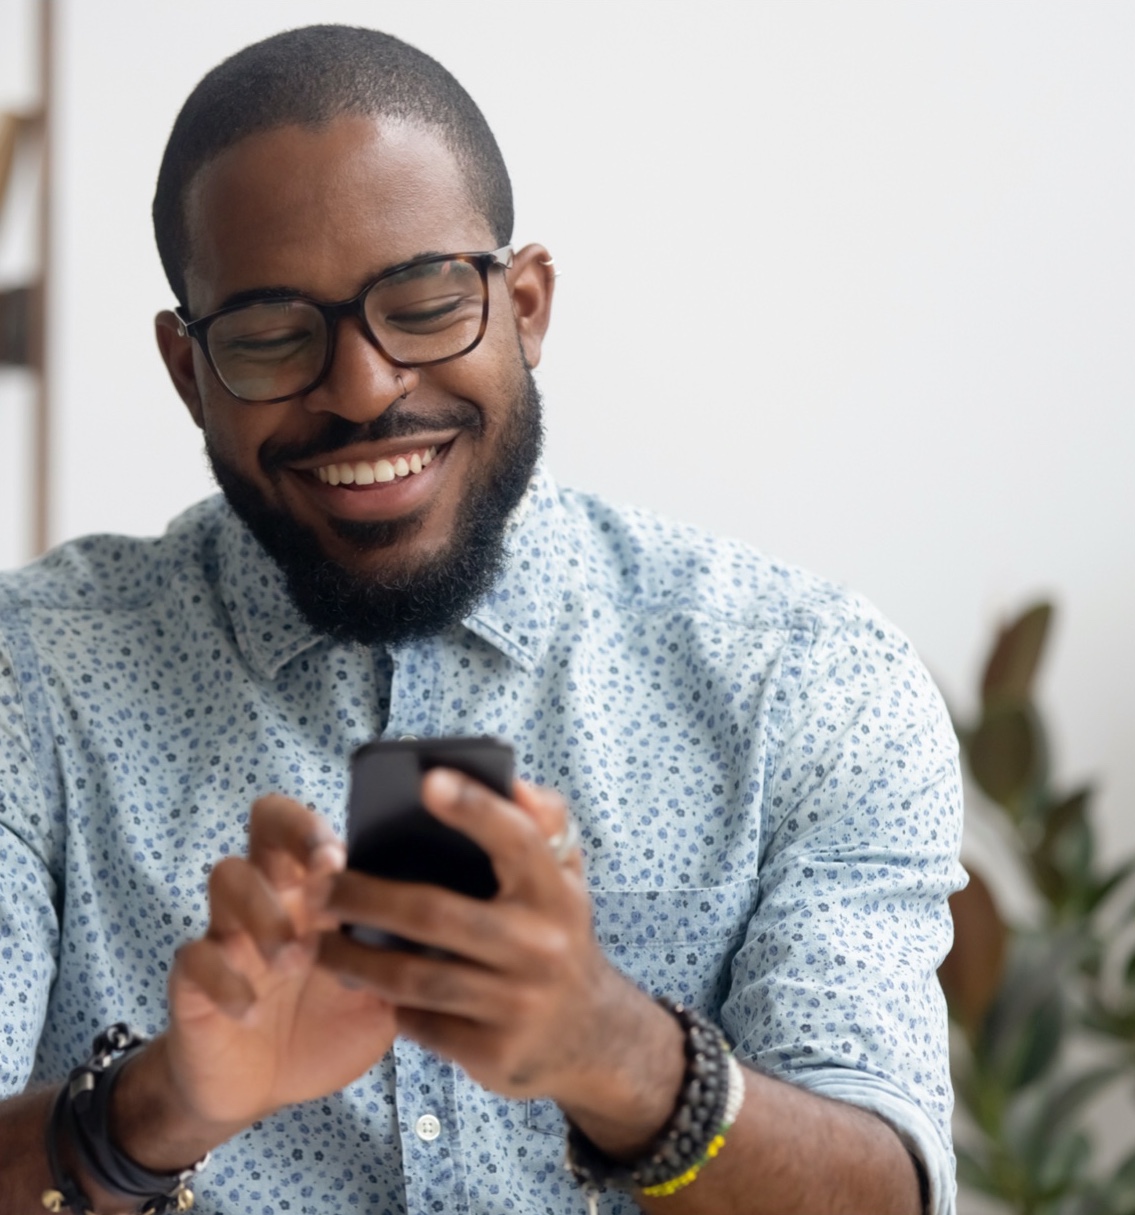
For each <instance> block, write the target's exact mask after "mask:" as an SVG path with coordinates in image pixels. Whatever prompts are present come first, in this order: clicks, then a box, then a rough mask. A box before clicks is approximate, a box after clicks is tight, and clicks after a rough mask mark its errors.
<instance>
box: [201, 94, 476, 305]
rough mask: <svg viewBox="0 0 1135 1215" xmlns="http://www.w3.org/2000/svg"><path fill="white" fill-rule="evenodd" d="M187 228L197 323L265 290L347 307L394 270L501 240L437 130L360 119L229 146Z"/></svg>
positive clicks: (207, 171)
mask: <svg viewBox="0 0 1135 1215" xmlns="http://www.w3.org/2000/svg"><path fill="white" fill-rule="evenodd" d="M186 221H187V226H188V234H189V247H190V258H189V265H188V266H187V268H186V280H187V285H188V289H189V303H190V308H191V310H192V312H193V313H194V314H195V315H198V316H200V315H202V314H203V313H205V312H208V311H210V310H211V309H213V308H216V307H219V306H220V305H221V304H222V303H223V301H224V300H225V299H226V298H227V297H228V296H230V295H232V294H234V293H235V292H238V291H248V290H252V289H255V288H259V287H291V288H295V289H297V290H300V291H303V292H305V293H307V294H309V295H314V296H316V297H318V298H324V299H328V300H334V299H343V298H345V297H347V296H349V295H352V294H354V292H355V291H357V290H358V289H359V287H360V286H361V285H362V284H363V283H364V282H366V280H367V279H368V278H373V277H374V276H375V275H376V274H379V273H381V271H383V270H384V269H386V268H387V267H388V266H392V265H395V264H396V263H398V262H402V261H407V260H409V259H410V258H413V257H417V256H419V255H420V254H423V253H456V252H464V251H469V250H479V249H488V248H490V247H491V246H492V243H493V242H492V234H491V233H490V232H489V229H488V224H487V222H486V220H485V218H484V217H483V216H482V215H480V214H479V213H478V212H477V211H476V209H475V208H474V206H473V204H472V202H471V201H470V198H469V193H468V190H467V187H466V181H465V177H464V175H463V174H462V172H461V169H460V167H459V165H458V163H457V161H456V159H455V157H454V156H453V154H452V153H451V152H450V150H449V148H448V147H447V146H446V145H445V143H444V142H443V140H442V139H441V138H440V136H439V135H438V134H437V133H436V132H434V131H431V130H430V129H429V128H425V127H421V126H419V125H416V124H410V123H403V122H398V121H394V120H390V119H382V118H373V117H369V116H360V115H348V116H343V117H340V118H336V119H334V120H333V121H331V122H329V123H327V124H325V125H322V126H319V127H306V126H284V127H278V128H275V129H273V130H270V131H265V132H262V133H258V134H256V135H250V136H248V137H247V138H246V139H243V140H241V141H240V142H239V143H236V144H234V145H233V146H232V147H231V148H227V149H226V150H225V151H224V152H222V153H221V154H220V155H219V156H217V157H216V158H215V159H214V160H212V161H210V162H209V163H208V164H206V165H205V166H204V167H203V168H202V169H201V170H200V172H199V173H198V174H197V175H196V177H195V178H194V179H193V182H192V184H191V186H190V189H189V192H188V196H187V198H186Z"/></svg>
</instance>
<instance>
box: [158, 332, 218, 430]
mask: <svg viewBox="0 0 1135 1215" xmlns="http://www.w3.org/2000/svg"><path fill="white" fill-rule="evenodd" d="M154 336H155V337H156V338H157V339H158V350H159V351H160V352H161V356H162V362H163V363H165V365H166V371H168V372H169V378H170V379H171V380H173V386H174V388H176V389H177V395H178V396H179V397H181V399H182V400H183V401H184V402H185V407H186V409H188V410H189V414H190V417H192V419H193V421H194V422H195V423H196V424H197V425H198V426H199V427H202V428H203V427H204V424H205V422H204V412H203V410H202V408H201V394H200V392H199V391H198V388H197V370H196V367H195V366H194V362H193V339H192V338H191V337H190V336H189V334H187V333H185V332H184V331H183V330H182V328H181V321H180V320H179V319H178V318H177V316H176V314H175V313H173V312H159V313H158V315H157V316H156V317H154Z"/></svg>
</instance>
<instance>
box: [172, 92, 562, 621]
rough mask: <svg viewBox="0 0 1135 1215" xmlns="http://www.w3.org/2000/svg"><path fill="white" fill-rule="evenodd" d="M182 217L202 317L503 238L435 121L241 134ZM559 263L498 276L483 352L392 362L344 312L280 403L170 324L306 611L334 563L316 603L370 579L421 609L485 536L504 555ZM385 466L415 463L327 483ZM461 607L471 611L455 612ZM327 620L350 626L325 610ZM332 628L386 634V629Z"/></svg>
mask: <svg viewBox="0 0 1135 1215" xmlns="http://www.w3.org/2000/svg"><path fill="white" fill-rule="evenodd" d="M187 218H188V225H189V233H190V246H191V250H192V252H191V260H190V264H189V266H188V267H187V275H186V277H187V284H188V290H189V306H190V311H191V313H192V315H193V316H203V315H207V314H208V313H210V312H213V311H215V310H216V309H218V308H221V307H223V306H225V304H226V303H228V302H230V301H231V300H232V298H233V297H234V296H236V295H238V294H243V293H247V292H253V291H259V290H265V289H280V288H285V289H289V290H294V291H295V292H297V293H302V294H305V295H308V296H311V297H313V298H315V299H317V300H323V301H336V300H341V299H346V298H348V297H351V296H353V295H355V294H356V293H357V292H358V291H359V290H360V289H361V288H362V287H363V286H364V285H365V284H366V283H367V282H368V281H370V280H371V279H373V278H375V277H376V276H377V275H379V274H380V273H382V272H383V271H384V270H386V269H388V268H389V267H391V266H393V265H397V264H399V263H402V262H406V261H409V260H411V259H413V258H416V257H420V256H423V255H426V254H431V253H457V252H473V251H485V250H488V249H491V248H493V247H494V245H495V244H496V242H495V241H494V239H493V236H492V233H491V232H490V230H489V228H488V225H487V223H486V221H485V219H484V217H483V216H481V215H480V214H479V213H478V212H477V211H476V210H474V208H473V206H472V205H471V203H470V201H469V198H468V196H467V193H466V189H465V184H464V180H463V178H462V175H461V172H460V170H459V168H458V165H457V163H456V161H455V160H454V158H453V156H452V155H451V153H450V152H449V151H448V149H447V148H446V147H445V145H444V144H443V143H442V142H441V140H440V139H439V138H438V137H437V136H436V135H435V134H434V133H433V132H430V131H428V130H423V129H422V128H420V127H415V126H408V125H405V124H400V123H394V122H389V121H384V120H379V119H374V118H369V117H361V116H347V117H341V118H338V119H336V120H334V121H333V122H331V123H329V124H327V125H326V126H323V127H320V128H306V127H296V126H288V127H281V128H278V129H276V130H272V131H268V132H266V133H264V134H260V135H255V136H251V137H249V138H247V139H245V140H243V141H241V142H240V143H238V144H236V145H235V146H233V147H232V148H230V149H228V150H227V151H226V152H224V153H222V154H221V155H220V156H218V157H217V158H216V159H215V160H214V161H212V162H210V163H209V164H208V165H206V166H205V168H204V169H203V170H202V171H201V172H200V173H199V174H198V176H197V178H196V179H195V180H194V184H193V187H192V189H191V191H190V195H189V198H188V200H187ZM546 257H547V254H546V252H545V251H544V250H542V249H540V248H538V247H535V246H530V247H529V248H527V249H524V250H522V251H521V252H520V253H519V254H518V255H517V258H516V262H515V264H514V267H513V269H512V270H510V271H503V270H499V269H493V270H490V271H489V323H488V328H487V330H486V332H485V336H484V338H483V339H482V341H481V343H480V344H479V345H478V346H477V347H476V348H475V349H474V350H472V351H471V352H470V353H468V354H466V355H464V356H462V357H460V358H458V359H454V360H453V361H452V362H448V363H444V364H440V365H438V366H435V367H425V368H420V369H418V368H399V367H396V366H394V365H392V364H391V363H389V362H388V361H387V360H386V359H385V358H384V357H383V355H382V354H380V353H379V351H378V350H377V349H376V348H375V346H374V345H373V344H372V343H371V341H370V340H369V338H368V337H367V335H366V334H365V333H364V332H363V330H362V328H361V327H360V324H359V323H358V321H357V320H354V319H346V320H342V321H340V322H339V324H338V329H337V332H336V335H335V336H336V349H335V357H334V362H333V364H332V366H331V369H330V372H329V374H328V376H327V378H326V379H325V380H324V381H323V382H322V383H321V384H320V385H318V386H317V387H316V388H315V389H313V390H311V391H310V392H308V393H306V394H305V395H303V396H300V397H296V398H293V399H291V400H288V401H283V402H279V403H276V404H250V403H247V402H242V401H238V400H236V399H235V398H234V397H233V396H232V395H231V394H230V393H229V392H228V391H227V390H226V389H225V388H224V387H223V386H222V385H221V383H220V382H219V381H218V380H217V378H216V376H215V375H214V374H213V372H212V371H211V369H210V368H209V366H208V364H207V363H206V362H205V359H204V356H203V355H202V352H201V350H200V349H199V348H198V346H197V344H196V343H195V342H192V341H190V340H189V339H188V338H182V337H178V336H177V333H176V322H175V320H174V318H172V315H171V314H168V313H164V314H162V315H161V316H160V317H159V318H158V340H159V345H160V346H161V348H162V353H163V356H164V357H165V359H166V363H167V366H168V367H169V369H170V373H171V375H172V377H173V379H174V382H175V384H176V385H177V387H178V390H179V392H180V393H181V395H182V397H183V399H184V400H185V402H186V404H187V405H188V407H189V409H190V412H191V413H192V415H193V418H194V420H195V421H196V422H197V424H198V425H199V426H200V427H201V428H202V429H203V431H204V433H205V439H206V446H207V450H208V452H209V456H210V459H211V460H212V462H213V466H214V469H215V471H216V473H217V477H218V480H219V482H220V483H221V486H222V488H223V489H224V490H225V492H226V494H227V495H228V497H229V499H230V501H231V502H232V503H233V505H234V507H235V508H236V509H237V511H238V513H240V514H241V515H242V517H244V518H245V520H246V521H247V522H248V523H249V524H250V526H252V529H253V531H254V532H255V533H256V535H257V537H258V539H260V540H261V542H262V543H264V545H265V547H266V548H268V550H269V552H271V553H272V555H273V557H275V558H276V559H277V561H279V562H280V564H281V565H282V566H283V567H284V569H285V572H286V573H287V574H288V576H289V582H290V584H291V585H292V589H293V593H296V591H297V589H298V590H299V592H300V594H299V595H297V599H298V600H299V601H300V606H301V608H304V610H305V611H307V612H308V614H309V616H311V615H312V612H311V611H309V610H308V608H309V606H310V605H308V604H305V602H303V600H304V599H305V594H304V591H305V587H304V586H303V585H298V584H302V583H305V582H312V581H313V580H315V581H317V580H318V578H319V577H326V576H327V574H328V570H329V569H330V570H331V571H332V575H333V581H334V586H330V587H329V586H319V587H316V588H314V599H315V601H316V602H317V603H318V602H320V601H325V600H326V599H327V598H328V596H329V595H332V596H338V597H340V598H341V597H342V595H343V594H345V593H346V591H345V590H344V588H345V587H346V588H347V589H351V588H353V589H354V590H356V591H360V590H361V591H364V592H365V591H367V589H368V588H369V590H370V592H371V593H372V599H373V596H374V595H375V594H377V595H378V596H379V597H380V598H382V597H383V596H385V598H386V599H387V600H389V599H390V597H391V595H395V596H396V595H397V594H398V593H402V592H405V593H408V594H409V595H410V597H411V599H412V600H413V602H414V604H417V605H418V606H419V607H420V599H421V593H422V591H423V588H427V589H429V587H431V586H432V585H433V583H436V582H437V579H438V577H439V575H440V576H441V578H442V581H443V582H444V581H447V580H448V581H449V582H452V581H454V579H456V580H458V581H461V582H467V581H468V579H469V577H470V574H471V571H470V570H469V569H468V563H469V558H470V557H471V556H472V555H473V552H474V551H476V552H477V554H478V555H477V557H476V560H477V562H478V563H479V564H481V565H484V564H485V563H486V562H488V563H490V564H492V561H493V555H494V553H493V545H492V544H488V545H487V547H486V541H487V540H493V541H495V544H496V550H499V536H500V532H501V530H502V528H503V523H504V515H506V514H507V511H508V510H509V509H511V507H512V506H513V505H515V501H516V499H517V498H518V497H519V494H520V493H521V492H522V491H523V488H524V485H525V484H526V483H527V480H528V476H529V475H530V472H531V466H532V463H533V462H534V460H535V457H536V454H537V452H538V449H539V407H538V398H537V396H536V394H535V388H534V385H533V384H532V381H531V375H530V371H529V368H530V367H533V366H535V365H536V363H537V362H538V360H539V355H540V343H541V339H542V337H543V333H544V330H545V328H546V325H547V319H548V312H549V308H550V298H551V282H552V280H551V274H550V272H549V270H548V268H547V266H546V265H544V259H545V258H546ZM403 392H405V399H403ZM435 453H436V454H435ZM381 460H387V461H389V462H390V464H391V465H393V466H394V467H395V468H396V469H399V470H401V469H402V468H404V467H405V468H409V469H411V470H412V469H413V468H415V467H419V466H420V467H421V471H419V472H416V473H415V472H412V471H410V472H409V473H406V474H405V475H399V476H396V478H395V479H394V480H393V481H383V482H375V483H372V484H367V485H361V484H359V483H358V482H357V481H356V483H354V484H351V485H346V484H342V483H340V484H337V485H336V484H332V483H331V482H333V481H335V480H340V481H341V480H342V479H343V478H341V476H340V474H341V473H342V470H343V469H344V467H351V468H352V469H355V468H358V466H359V465H360V464H363V465H371V466H373V465H374V464H375V463H376V462H378V461H381ZM400 461H405V464H404V465H403V464H401V463H400ZM332 468H334V469H335V470H336V471H335V473H334V474H332V473H331V472H330V470H331V469H332ZM366 479H367V478H366V477H365V476H364V477H363V478H362V480H364V481H365V480H366ZM486 531H488V532H491V533H492V536H486ZM474 533H475V534H474ZM466 550H467V551H466ZM313 564H314V565H315V566H322V567H326V568H322V569H320V570H313V568H312V567H313ZM447 570H448V573H447V572H446V571H447ZM308 571H310V572H311V575H312V577H311V578H308V577H307V572H308ZM473 572H475V571H473ZM306 589H307V590H309V591H311V590H312V589H313V587H312V586H308V587H307V588H306ZM479 589H480V591H481V592H483V590H484V589H487V588H486V587H484V586H482V587H480V588H479ZM430 593H433V592H432V591H430ZM364 598H365V596H364ZM461 606H466V607H468V606H471V604H467V605H456V607H453V608H452V609H451V610H448V616H449V617H452V612H453V610H457V608H459V607H461ZM355 610H362V601H360V603H359V604H356V605H355ZM409 610H414V609H409ZM428 615H429V613H426V616H428ZM442 615H443V616H446V615H447V613H446V612H443V613H442ZM314 622H315V623H316V624H317V625H321V626H322V627H325V628H326V630H327V631H331V632H335V631H337V630H336V629H335V628H334V627H329V626H327V624H326V622H324V621H321V620H320V619H318V611H316V618H315V620H314ZM395 623H396V622H395ZM443 623H448V619H445V620H439V621H436V622H434V626H433V627H440V625H441V624H443ZM339 631H340V632H341V633H342V635H357V636H359V637H362V638H365V639H369V640H381V639H384V634H385V635H389V634H390V633H391V627H390V623H389V622H387V624H386V625H384V626H383V627H381V628H379V629H378V630H377V633H376V632H375V630H374V629H370V630H369V631H368V629H367V627H366V626H365V625H361V626H360V628H359V629H358V630H356V631H354V632H353V631H352V629H351V628H350V627H348V628H346V629H344V630H339ZM404 631H406V630H404ZM408 631H409V632H415V631H416V632H420V631H424V630H423V628H418V629H410V630H408ZM398 632H399V630H398V629H397V628H396V627H395V628H394V629H393V634H394V635H395V636H396V635H397V634H398ZM388 639H393V638H392V637H389V638H388Z"/></svg>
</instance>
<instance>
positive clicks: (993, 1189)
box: [954, 1146, 1000, 1195]
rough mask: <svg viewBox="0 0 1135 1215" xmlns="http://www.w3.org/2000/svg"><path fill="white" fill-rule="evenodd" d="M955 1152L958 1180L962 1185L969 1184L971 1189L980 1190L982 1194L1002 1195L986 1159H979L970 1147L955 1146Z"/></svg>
mask: <svg viewBox="0 0 1135 1215" xmlns="http://www.w3.org/2000/svg"><path fill="white" fill-rule="evenodd" d="M954 1154H955V1155H956V1156H957V1159H958V1181H960V1182H961V1184H962V1185H968V1186H969V1187H970V1189H972V1190H978V1191H979V1192H980V1193H982V1194H994V1195H1000V1189H999V1187H998V1185H997V1182H996V1181H995V1180H994V1178H993V1176H992V1174H991V1173H990V1172H989V1170H988V1169H987V1168H986V1166H985V1162H984V1161H982V1160H979V1159H978V1157H977V1155H976V1154H975V1153H973V1152H971V1151H969V1149H968V1148H964V1147H961V1146H956V1147H955V1149H954Z"/></svg>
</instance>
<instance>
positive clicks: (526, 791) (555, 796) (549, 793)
mask: <svg viewBox="0 0 1135 1215" xmlns="http://www.w3.org/2000/svg"><path fill="white" fill-rule="evenodd" d="M512 800H513V801H514V802H515V803H516V804H517V805H518V806H519V807H520V808H521V810H523V811H524V812H525V813H526V814H528V815H529V816H530V817H531V819H532V821H533V822H534V823H536V824H537V825H538V826H539V828H540V830H541V832H542V833H543V834H544V835H545V836H549V835H555V834H556V832H557V831H562V830H563V829H564V827H565V826H566V824H567V815H568V811H567V804H566V803H565V802H564V799H563V797H561V796H560V794H559V793H557V792H556V790H555V789H550V788H548V786H547V785H535V784H530V783H529V782H528V781H526V780H521V779H520V778H519V777H517V779H516V780H514V781H513V782H512Z"/></svg>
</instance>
